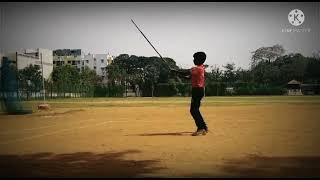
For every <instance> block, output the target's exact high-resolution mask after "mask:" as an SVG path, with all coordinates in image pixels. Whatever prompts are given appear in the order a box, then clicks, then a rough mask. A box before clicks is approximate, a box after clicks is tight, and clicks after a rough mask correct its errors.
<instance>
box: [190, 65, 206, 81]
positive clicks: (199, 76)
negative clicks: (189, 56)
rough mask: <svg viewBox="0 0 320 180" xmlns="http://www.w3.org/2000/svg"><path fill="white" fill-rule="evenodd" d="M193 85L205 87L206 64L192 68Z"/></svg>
mask: <svg viewBox="0 0 320 180" xmlns="http://www.w3.org/2000/svg"><path fill="white" fill-rule="evenodd" d="M191 84H192V87H204V65H203V64H202V65H199V66H196V67H193V68H191Z"/></svg>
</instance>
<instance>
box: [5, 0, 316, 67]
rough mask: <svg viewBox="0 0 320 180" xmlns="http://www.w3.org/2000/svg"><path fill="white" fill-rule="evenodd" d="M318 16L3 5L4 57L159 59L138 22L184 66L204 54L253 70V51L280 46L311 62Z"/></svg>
mask: <svg viewBox="0 0 320 180" xmlns="http://www.w3.org/2000/svg"><path fill="white" fill-rule="evenodd" d="M293 9H299V10H301V11H302V12H303V13H304V16H305V20H304V22H303V23H302V25H300V26H293V25H291V24H290V23H289V21H288V14H289V13H290V11H291V10H293ZM319 9H320V3H319V2H308V3H305V2H282V3H280V2H274V3H268V2H265V3H261V2H259V3H254V2H250V3H249V2H242V3H241V2H239V3H236V2H229V3H227V2H202V3H196V2H175V3H174V2H157V3H155V2H95V3H89V2H86V3H85V2H79V3H75V2H65V3H63V2H51V3H50V2H42V3H41V2H29V3H17V2H16V3H8V2H7V3H0V50H1V52H6V51H14V50H17V49H20V48H47V49H52V50H54V49H63V48H66V49H77V48H79V49H82V50H83V51H84V52H85V53H89V52H90V53H97V54H102V53H110V54H111V55H114V56H118V55H119V54H129V55H137V56H157V53H156V52H155V51H154V50H153V49H152V47H151V46H150V45H149V44H148V42H147V41H146V40H145V39H144V37H143V36H142V35H141V34H140V32H139V31H138V30H137V29H136V27H135V26H134V25H133V24H132V22H131V20H130V19H133V20H134V21H135V22H136V24H137V25H138V26H139V27H140V29H141V30H142V32H144V34H145V35H146V36H147V37H148V39H149V40H150V41H151V42H152V44H153V45H154V46H155V48H156V49H157V50H158V51H159V53H160V54H161V55H162V56H163V57H170V58H173V59H174V60H175V61H176V62H177V65H178V66H180V67H183V68H188V67H190V66H192V65H193V62H192V59H193V57H192V55H193V54H194V53H195V52H197V51H204V52H205V53H206V54H207V60H206V62H205V63H206V64H208V65H210V66H214V65H217V66H222V65H224V64H226V63H231V62H233V63H235V65H236V66H237V67H242V68H244V69H247V68H248V67H249V65H250V58H251V55H252V54H251V52H252V51H254V50H256V49H258V48H260V47H263V46H273V45H275V44H280V45H282V46H283V47H284V48H285V49H286V53H301V54H303V55H305V56H311V55H312V53H313V52H315V51H319V50H320V35H319V32H320V19H319V17H320V15H319V11H320V10H319ZM283 29H296V30H297V29H298V30H299V29H300V31H302V30H310V31H302V32H291V33H290V32H283Z"/></svg>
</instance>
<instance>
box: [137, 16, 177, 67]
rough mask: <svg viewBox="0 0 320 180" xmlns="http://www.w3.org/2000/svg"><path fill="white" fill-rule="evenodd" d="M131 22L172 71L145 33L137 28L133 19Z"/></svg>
mask: <svg viewBox="0 0 320 180" xmlns="http://www.w3.org/2000/svg"><path fill="white" fill-rule="evenodd" d="M131 22H132V23H133V24H134V25H135V26H136V28H137V29H138V30H139V31H140V33H141V34H142V35H143V37H144V38H145V39H146V40H147V41H148V43H149V44H150V45H151V47H152V48H153V49H154V50H155V51H156V52H157V53H158V55H159V56H160V58H161V59H162V60H163V61H164V62H165V64H166V65H167V66H168V67H169V69H170V70H172V69H171V68H170V66H169V64H167V61H166V60H164V59H163V58H162V56H161V54H160V53H159V52H158V51H157V49H156V48H155V47H154V46H153V45H152V43H151V42H150V41H149V39H148V38H147V37H146V36H145V35H144V34H143V32H142V31H141V30H140V28H139V27H138V26H137V24H136V23H135V22H134V21H133V20H132V19H131Z"/></svg>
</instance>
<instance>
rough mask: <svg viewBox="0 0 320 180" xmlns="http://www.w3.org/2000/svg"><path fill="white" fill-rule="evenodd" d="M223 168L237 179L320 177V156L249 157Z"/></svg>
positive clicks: (228, 174)
mask: <svg viewBox="0 0 320 180" xmlns="http://www.w3.org/2000/svg"><path fill="white" fill-rule="evenodd" d="M221 168H222V170H223V172H224V173H225V174H226V175H227V176H236V177H320V156H288V157H267V156H258V155H249V156H247V157H246V158H244V159H233V160H227V161H226V162H225V164H224V165H222V166H221Z"/></svg>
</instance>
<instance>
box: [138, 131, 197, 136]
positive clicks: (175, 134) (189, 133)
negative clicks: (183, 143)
mask: <svg viewBox="0 0 320 180" xmlns="http://www.w3.org/2000/svg"><path fill="white" fill-rule="evenodd" d="M192 133H193V132H174V133H144V134H136V135H135V136H191V134H192Z"/></svg>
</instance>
